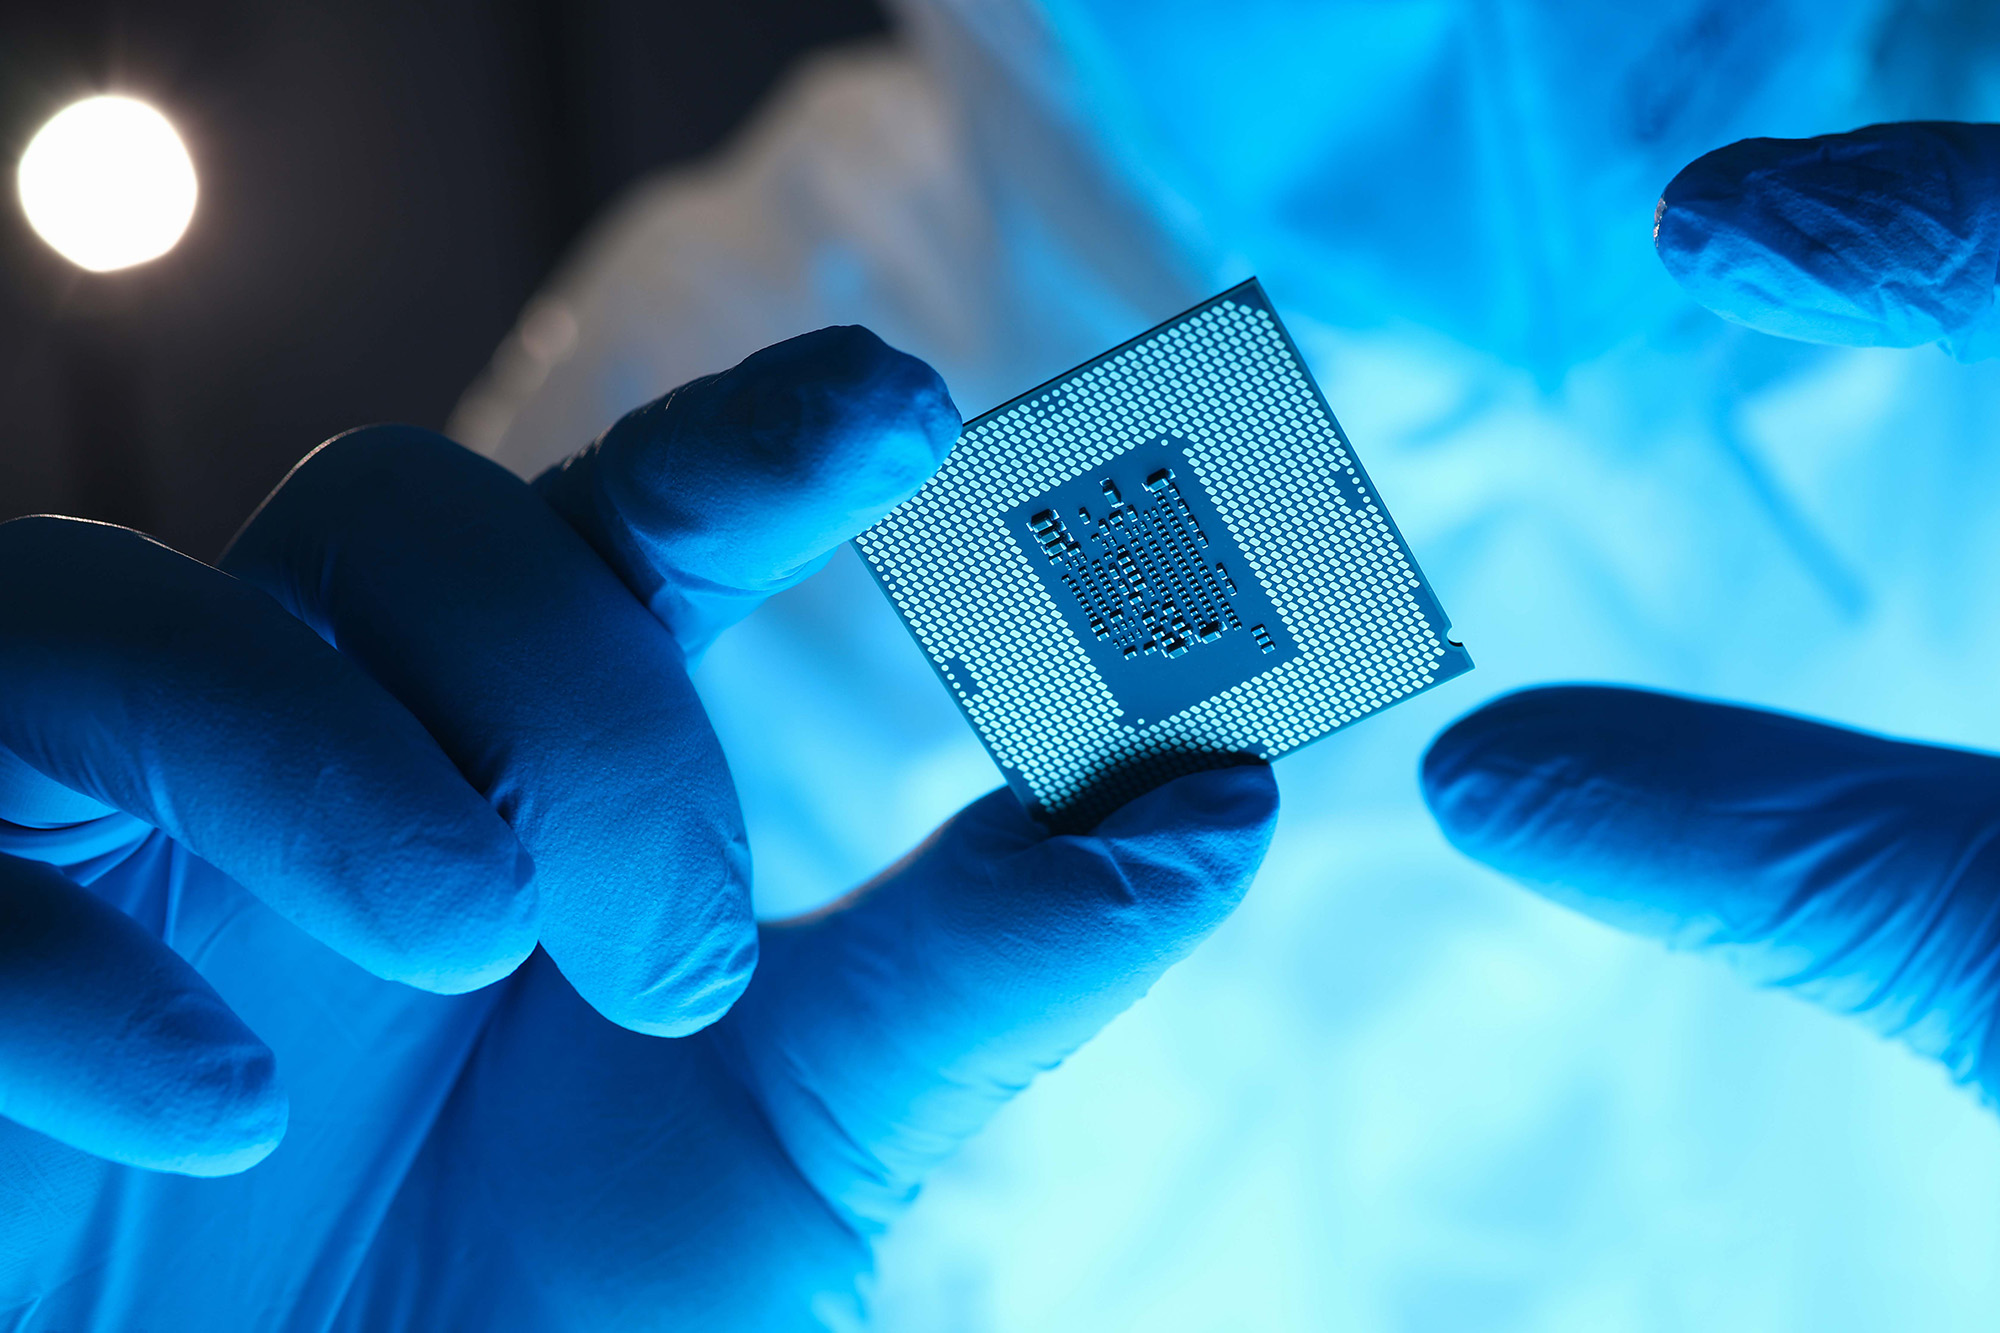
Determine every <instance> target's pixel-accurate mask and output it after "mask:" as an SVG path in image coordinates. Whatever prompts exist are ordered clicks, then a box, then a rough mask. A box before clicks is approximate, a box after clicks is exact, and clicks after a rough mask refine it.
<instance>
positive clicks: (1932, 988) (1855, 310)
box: [1423, 124, 2000, 1102]
mask: <svg viewBox="0 0 2000 1333" xmlns="http://www.w3.org/2000/svg"><path fill="white" fill-rule="evenodd" d="M1656 236H1657V239H1658V244H1659V249H1660V255H1661V258H1662V259H1663V260H1664V261H1665V263H1666V265H1667V267H1668V268H1669V269H1670V270H1671V271H1672V272H1673V273H1674V274H1675V275H1676V276H1677V277H1679V278H1680V279H1681V280H1682V282H1683V283H1684V284H1685V285H1686V286H1687V287H1688V289H1689V291H1690V292H1691V294H1693V295H1694V296H1695V297H1696V298H1697V299H1698V300H1701V301H1703V302H1704V303H1706V304H1708V305H1710V306H1711V307H1713V308H1715V309H1716V310H1717V311H1718V312H1719V313H1721V314H1724V315H1726V316H1728V317H1729V318H1732V319H1734V320H1737V321H1738V322H1741V323H1745V324H1749V325H1751V326H1752V327H1755V328H1759V329H1763V330H1765V331H1767V332H1772V333H1778V334H1781V335H1784V336H1790V337H1798V338H1808V339H1812V340H1814V341H1821V342H1834V343H1848V344H1853V345H1858V346H1914V345H1917V344H1920V343H1923V342H1928V341H1933V340H1942V341H1944V342H1945V343H1946V344H1947V345H1948V346H1949V347H1950V348H1951V349H1952V350H1953V351H1955V352H1956V353H1957V354H1958V355H1960V356H1961V357H1966V358H1970V357H1973V356H1978V355H1990V354H1991V353H1992V352H1993V351H1994V350H2000V347H1995V345H1994V344H1992V343H1991V341H1990V339H1991V336H1992V332H1993V330H1994V329H1995V327H1996V313H1995V308H1994V281H1995V270H1996V256H2000V127H1995V126H1988V125H1946V124H1913V125H1882V126H1874V127H1871V128H1869V129H1866V130H1861V131H1857V132H1855V133H1853V134H1844V135H1830V136H1827V137H1825V138H1823V139H1812V140H1798V141H1788V140H1773V139H1753V140H1749V141H1746V142H1744V143H1740V144H1735V145H1732V146H1730V147H1728V148H1724V149H1721V150H1719V151H1717V152H1715V153H1711V154H1709V155H1708V156H1707V157H1705V158H1702V159H1701V160H1700V161H1698V162H1696V163H1694V164H1693V165H1692V166H1690V167H1688V168H1687V169H1686V170H1685V171H1683V172H1682V173H1681V174H1680V175H1679V176H1678V177H1676V178H1675V180H1674V182H1673V184H1671V185H1670V186H1668V188H1667V192H1666V197H1665V199H1663V200H1662V202H1661V206H1660V214H1659V221H1658V225H1657V230H1656ZM1423 777H1424V790H1425V795H1426V798H1427V799H1428V800H1429V802H1430V804H1431V808H1432V810H1433V812H1434V813H1435V814H1436V815H1437V817H1438V820H1439V822H1440V823H1441V824H1442V825H1443V827H1444V830H1445V833H1446V835H1447V836H1448V837H1450V838H1451V840H1452V841H1453V842H1454V843H1455V844H1456V845H1457V846H1459V847H1460V848H1461V849H1462V850H1464V851H1466V852H1467V853H1469V854H1470V855H1472V856H1475V857H1478V858H1479V859H1480V860H1483V861H1485V862H1487V863H1488V864H1490V865H1493V866H1494V867H1496V868H1497V869H1500V870H1503V871H1506V872H1507V873H1509V874H1511V875H1513V876H1515V877H1516V878H1518V879H1520V880H1522V881H1523V882H1525V883H1527V884H1528V885H1530V886H1531V887H1534V888H1537V889H1539V890H1541V891H1542V892H1545V893H1547V894H1549V895H1550V896H1551V897H1553V898H1555V899H1557V900H1558V901H1560V902H1564V903H1567V904H1569V905H1571V906H1574V907H1577V908H1579V909H1580V910H1582V911H1585V912H1588V913H1590V914H1592V915H1594V916H1598V917H1601V918H1603V919H1605V920H1607V921H1610V922H1611V923H1613V924H1615V925H1618V926H1621V927H1624V928H1625V929H1628V930H1633V931H1637V932H1639V933H1642V934H1647V935H1652V936H1656V937H1658V938H1661V939H1664V940H1667V941H1669V942H1671V943H1674V944H1677V945H1680V946H1684V947H1693V948H1712V949H1715V950H1716V951H1718V952H1719V953H1720V954H1721V955H1722V956H1724V957H1725V958H1727V959H1728V960H1729V961H1730V962H1731V963H1732V964H1733V965H1734V966H1736V967H1737V968H1738V969H1739V970H1740V971H1742V972H1743V973H1744V974H1745V975H1746V976H1748V977H1749V978H1750V979H1752V980H1754V981H1757V982H1760V983H1769V984H1775V985H1780V986H1785V987H1788V988H1792V989H1795V990H1797V991H1799V992H1801V993H1802V994H1805V995H1807V996H1809V997H1811V998H1814V999H1817V1000H1818V1001H1820V1002H1821V1003H1823V1004H1825V1005H1827V1006H1828V1007H1830V1008H1833V1009H1835V1010H1837V1011H1840V1012H1844V1013H1851V1014H1855V1015H1858V1016H1860V1017H1862V1018H1864V1019H1865V1020H1866V1021H1868V1022H1869V1023H1871V1024H1872V1025H1874V1026H1875V1027H1877V1028H1878V1029H1880V1030H1882V1031H1885V1032H1888V1033H1893V1034H1895V1035H1898V1036H1900V1037H1901V1038H1902V1039H1903V1040H1904V1041H1906V1042H1907V1043H1908V1044H1909V1045H1910V1046H1911V1047H1913V1048H1914V1049H1916V1050H1918V1051H1920V1052H1922V1053H1924V1054H1927V1055H1930V1056H1934V1057H1936V1058H1937V1059H1939V1060H1941V1061H1942V1062H1943V1063H1944V1064H1945V1066H1946V1067H1947V1068H1948V1069H1949V1070H1950V1071H1951V1073H1952V1075H1953V1077H1955V1078H1957V1079H1959V1080H1960V1081H1962V1082H1967V1083H1971V1084H1973V1085H1975V1086H1976V1087H1978V1088H1979V1089H1980V1091H1981V1092H1982V1094H1983V1095H1984V1096H1986V1097H1987V1098H1988V1099H1989V1100H1990V1101H1994V1102H2000V1045H1996V1042H1995V1035H1996V1028H1995V1018H1996V1015H1997V1014H2000V852H1996V848H2000V838H1996V834H1997V833H2000V759H1996V758H1995V757H1993V756H1990V755H1984V754H1975V753H1970V752H1967V751H1962V750H1954V749H1946V748H1939V747H1934V746H1924V745H1910V744H1903V743H1899V742H1895V741H1890V740H1884V739H1881V738H1878V737H1874V736H1867V735H1863V734H1860V733H1857V732H1852V731H1845V730H1842V729H1839V728H1836V727H1828V726H1821V725H1818V724H1815V723H1811V722H1807V721H1803V720H1801V719H1798V718H1792V717H1786V716H1781V715H1777V714H1771V713H1762V712H1757V711H1753V710H1750V709H1744V708H1735V707H1730V706H1727V705H1723V704H1713V703H1704V702H1700V701H1697V700H1692V699H1681V698H1675V697H1671V696H1666V695H1659V694H1653V693H1648V692H1645V691H1640V690H1619V689H1602V688H1564V689H1544V690H1533V691H1528V692H1526V693H1522V694H1516V695H1511V696H1508V697H1505V698H1502V699H1500V700H1498V701H1496V702H1494V703H1491V704H1488V705H1487V706H1485V707H1484V708H1481V709H1479V710H1478V711H1476V712H1474V713H1472V714H1471V715H1469V716H1467V717H1465V718H1463V719H1461V720H1460V721H1459V722H1458V723H1456V724H1455V725H1453V726H1452V727H1451V728H1450V729H1449V730H1447V731H1446V732H1445V733H1444V734H1443V735H1442V736H1440V737H1439V738H1438V740H1437V742H1436V743H1435V744H1434V745H1433V746H1432V748H1431V751H1430V753H1429V755H1428V756H1426V758H1425V760H1424V769H1423Z"/></svg>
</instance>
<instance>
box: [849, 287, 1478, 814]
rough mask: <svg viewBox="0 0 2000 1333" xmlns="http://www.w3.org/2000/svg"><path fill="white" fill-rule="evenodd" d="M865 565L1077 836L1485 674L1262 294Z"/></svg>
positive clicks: (1069, 393) (908, 529) (975, 453)
mask: <svg viewBox="0 0 2000 1333" xmlns="http://www.w3.org/2000/svg"><path fill="white" fill-rule="evenodd" d="M855 545H856V547H857V548H858V549H859V550H860V552H861V554H862V556H863V558H865V559H866V560H867V562H868V566H869V568H870V569H871V570H873V571H874V574H875V577H876V579H877V580H878V581H880V583H881V584H882V588H883V590H884V591H885V592H887V593H888V595H889V600H890V601H891V602H892V603H894V605H895V607H896V610H897V612H898V613H899V614H900V615H901V616H902V617H903V622H904V623H905V624H906V625H908V626H909V629H910V633H911V634H912V635H914V636H915V638H916V640H917V643H918V644H919V645H920V646H921V647H922V648H923V650H924V652H925V653H926V654H927V655H928V656H929V657H930V660H931V664H932V666H933V667H934V668H935V669H936V670H937V673H938V675H939V677H940V678H942V679H943V681H944V683H945V685H946V686H947V687H948V688H949V689H950V690H951V692H952V695H953V696H954V697H955V698H956V699H957V700H958V704H959V707H960V708H962V709H963V710H964V711H965V716H966V718H967V720H969V721H970V722H971V723H972V726H973V729H974V730H975V731H977V732H978V733H979V737H980V739H981V740H982V741H983V742H985V745H986V748H987V750H988V751H989V752H990V753H991V754H992V756H993V759H994V762H995V763H997V764H998V765H999V766H1000V771H1001V772H1002V773H1003V774H1005V775H1006V778H1007V782H1008V785H1009V786H1011V787H1012V788H1013V789H1014V792H1015V794H1016V795H1018V796H1019V797H1020V798H1021V801H1022V802H1023V804H1025V805H1026V806H1027V807H1028V809H1029V811H1030V812H1031V813H1032V814H1034V815H1035V817H1036V818H1038V819H1040V820H1041V821H1043V822H1044V823H1046V824H1048V825H1049V826H1050V827H1051V828H1054V829H1057V830H1058V831H1065V832H1067V831H1078V830H1082V829H1087V828H1089V827H1090V826H1092V825H1094V824H1095V823H1096V822H1097V821H1098V820H1099V819H1101V818H1102V817H1103V816H1104V815H1106V814H1108V813H1110V812H1111V811H1112V810H1114V809H1116V808H1117V807H1118V806H1120V805H1122V804H1123V803H1125V802H1126V801H1128V800H1130V799H1132V798H1133V797H1134V796H1137V795H1139V794H1140V793H1142V792H1144V791H1147V790H1149V789H1151V788H1153V787H1156V786H1158V785H1159V784H1161V783H1162V782H1165V781H1167V780H1168V779H1170V778H1174V777H1178V776H1180V775H1181V774H1183V773H1190V772H1194V771H1196V770H1198V769H1204V768H1216V767H1220V766H1223V765H1226V764H1231V763H1237V762H1242V757H1243V756H1245V755H1255V756H1259V757H1262V758H1265V759H1275V758H1277V757H1278V756H1279V755H1282V754H1285V753H1287V752H1289V751H1292V750H1296V749H1298V748H1299V747H1300V746H1302V745H1306V744H1308V743H1310V742H1312V741H1315V740H1318V739H1319V738H1320V737H1322V736H1325V735H1326V734H1327V733H1329V732H1332V731H1336V730H1338V729H1340V728H1341V727H1344V726H1346V725H1347V724H1348V723H1350V722H1354V721H1356V720H1358V719H1360V718H1363V717H1366V716H1367V715H1368V714H1370V713H1373V712H1377V711H1379V710H1380V709H1383V708H1387V707H1388V706H1389V705H1391V704H1394V703H1396V702H1398V701H1400V700H1403V699H1407V698H1409V697H1410V696H1411V695H1413V694H1418V693H1421V692H1422V691H1424V690H1427V689H1429V688H1430V687H1431V686H1433V685H1436V684H1438V683H1439V682H1441V681H1445V680H1449V679H1451V678H1452V677H1453V676H1456V675H1459V674H1461V673H1463V672H1466V671H1469V670H1471V669H1472V659H1471V657H1470V656H1469V655H1468V654H1467V653H1466V651H1465V649H1464V648H1462V647H1460V646H1459V645H1458V644H1457V643H1455V642H1453V641H1452V640H1451V638H1450V637H1449V635H1450V622H1449V621H1448V620H1447V619H1446V618H1445V615H1444V611H1443V609H1442V608H1440V607H1439V605H1438V602H1437V598H1436V596H1435V595H1434V594H1433V593H1432V592H1431V588H1430V585H1429V584H1428V583H1426V582H1425V581H1424V576H1423V572H1422V571H1421V570H1419V569H1418V568H1417V562H1416V559H1415V557H1413V556H1412V555H1411V554H1410V550H1409V547H1408V546H1406V545H1405V544H1404V542H1403V538H1402V535H1401V534H1400V533H1399V532H1397V531H1396V525H1395V523H1394V522H1393V521H1392V520H1391V519H1390V517H1389V514H1388V511H1387V510H1386V509H1385V508H1384V507H1383V505H1382V501H1381V498H1380V497H1379V496H1378V495H1377V494H1376V492H1375V488H1374V486H1373V485H1371V484H1370V483H1369V480H1368V475H1367V473H1365V472H1363V471H1362V470H1361V463H1360V460H1358V459H1357V458H1356V457H1355V456H1354V449H1353V446H1351V445H1350V444H1349V443H1348V442H1347V437H1346V436H1345V435H1344V434H1343V433H1342V432H1341V429H1340V425H1339V423H1338V422H1336V421H1335V420H1334V419H1333V413H1332V411H1331V410H1329V409H1328V407H1327V405H1326V400H1325V398H1324V397H1322V396H1321V394H1320V391H1319V386H1318V385H1317V384H1315V383H1314V382H1313V378H1312V374H1311V372H1309V371H1308V370H1307V369H1306V366H1305V362H1304V361H1303V360H1302V359H1301V358H1300V356H1299V353H1298V349H1297V348H1296V347H1295V346H1294V345H1293V343H1292V340H1291V337H1290V335H1289V334H1287V333H1286V332H1285V328H1284V326H1283V325H1282V324H1280V323H1279V322H1278V317H1277V314H1276V312H1275V311H1273V310H1272V309H1271V304H1270V302H1269V300H1268V299H1266V297H1265V295H1264V291H1263V288H1261V287H1260V286H1258V284H1257V282H1256V281H1255V279H1252V280H1251V281H1249V282H1246V283H1244V284H1242V285H1241V286H1238V287H1233V288H1231V289H1230V290H1228V291H1226V292H1224V293H1222V295H1220V296H1217V297H1215V298H1214V299H1212V300H1209V301H1205V302H1203V303H1202V304H1201V305H1199V306H1197V307H1195V308H1194V309H1193V310H1190V311H1188V312H1187V313H1186V314H1184V315H1180V316H1178V317H1176V318H1174V319H1170V320H1168V321H1167V322H1166V323H1164V324H1162V325H1160V326H1159V327H1158V328H1156V329H1153V330H1152V331H1151V332H1149V333H1145V334H1142V335H1140V336H1139V337H1137V338H1134V339H1133V340H1132V341H1131V342H1128V343H1126V344H1125V345H1124V346H1122V347H1118V348H1115V349H1113V350H1112V351H1110V352H1107V353H1105V354H1104V355H1103V356H1101V357H1098V358H1097V359H1096V360H1095V361H1091V362H1089V363H1088V364H1086V365H1083V366H1079V367H1078V368H1077V369H1075V370H1072V371H1070V372H1069V373H1068V374H1067V375H1063V376H1061V377H1060V378H1058V379H1054V380H1051V381H1050V382H1049V383H1047V384H1044V385H1042V386H1041V387H1040V388H1038V389H1035V390H1032V391H1031V392H1028V393H1025V394H1023V395H1021V396H1020V397H1019V398H1016V399H1014V400H1013V401H1012V402H1010V403H1006V404H1003V405H1002V406H1000V407H997V408H995V409H994V410H993V411H991V412H988V413H987V414H986V415H985V416H983V417H980V418H978V419H977V420H975V421H972V422H969V423H967V425H966V427H965V433H964V434H963V435H961V436H960V437H959V439H958V443H957V445H956V446H954V448H953V449H952V452H951V455H950V456H949V457H948V458H946V460H945V462H944V466H943V467H941V468H939V469H938V472H937V475H936V476H935V477H933V478H932V479H931V480H930V481H929V482H928V483H927V484H926V485H925V486H924V488H923V489H922V490H920V491H918V492H917V493H916V495H914V496H912V497H911V498H910V499H909V500H907V501H905V502H904V503H903V504H901V505H899V506H898V507H897V508H896V509H894V510H892V511H891V512H890V513H889V515H888V516H887V517H886V518H884V519H883V520H882V521H881V522H880V523H878V524H876V525H875V526H874V527H872V528H870V529H868V531H866V532H864V533H862V534H861V535H860V536H859V537H858V538H856V539H855Z"/></svg>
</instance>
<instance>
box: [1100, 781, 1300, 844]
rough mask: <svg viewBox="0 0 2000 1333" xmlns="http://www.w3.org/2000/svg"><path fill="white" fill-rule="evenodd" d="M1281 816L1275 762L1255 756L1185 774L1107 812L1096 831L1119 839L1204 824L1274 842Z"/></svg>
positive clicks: (1105, 836)
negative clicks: (1274, 831)
mask: <svg viewBox="0 0 2000 1333" xmlns="http://www.w3.org/2000/svg"><path fill="white" fill-rule="evenodd" d="M1277 818H1278V782H1277V779H1276V778H1275V777H1274V776H1273V775H1272V773H1271V766H1270V765H1269V764H1265V763H1261V762H1254V761H1253V762H1248V763H1242V764H1233V765H1230V766H1228V767H1226V768H1211V769H1205V770H1203V771H1201V772H1199V773H1189V774H1185V775H1184V776H1181V777H1178V778H1175V779H1174V780H1173V781H1171V782H1167V783H1164V784H1162V785H1161V786H1158V787H1155V788H1154V789H1153V790H1152V791H1149V792H1147V793H1146V794H1145V795H1143V796H1139V797H1136V798H1134V799H1133V800H1131V801H1128V802H1126V803H1125V804H1124V805H1122V806H1120V807H1119V808H1118V809H1116V810H1114V811H1112V812H1111V813H1110V814H1109V815H1106V816H1105V817H1104V820H1103V822H1101V823H1100V824H1099V825H1098V826H1097V828H1096V830H1095V833H1096V836H1098V837H1100V838H1110V839H1119V838H1131V837H1151V836H1154V835H1155V834H1157V833H1160V832H1162V831H1166V832H1187V831H1192V830H1195V829H1204V830H1212V831H1215V832H1219V833H1234V834H1240V835H1244V836H1246V837H1254V838H1261V839H1262V840H1263V841H1264V842H1268V841H1269V838H1270V833H1271V830H1272V828H1273V827H1274V826H1275V825H1276V822H1277ZM1261 845H1262V844H1261V843H1260V844H1259V846H1260V847H1261Z"/></svg>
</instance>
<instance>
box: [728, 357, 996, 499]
mask: <svg viewBox="0 0 2000 1333" xmlns="http://www.w3.org/2000/svg"><path fill="white" fill-rule="evenodd" d="M745 390H747V391H748V392H749V393H750V394H752V395H755V396H767V397H777V398H781V399H788V400H791V403H790V406H789V408H788V410H789V412H791V413H795V414H796V416H797V419H798V420H799V422H800V423H801V424H802V425H805V426H807V427H808V428H809V429H808V431H807V432H806V435H807V438H806V441H805V445H806V447H807V448H808V449H816V452H817V458H816V459H815V460H814V461H815V463H816V465H817V466H816V470H817V471H819V472H821V473H831V474H837V475H828V476H826V478H825V480H826V481H827V482H829V483H833V482H838V483H839V484H840V485H842V486H843V487H845V488H847V489H848V490H850V491H853V490H865V491H868V492H870V495H869V497H868V498H869V503H871V504H875V505H886V504H889V503H893V502H894V501H893V500H891V499H890V498H889V497H897V498H900V497H902V496H906V495H908V494H910V493H911V492H913V491H915V490H916V489H917V488H918V487H919V486H921V485H923V484H924V482H925V481H926V480H928V479H929V477H930V475H931V473H932V472H934V471H936V470H937V466H938V464H939V463H941V462H943V461H944V457H945V455H946V454H947V453H948V452H950V450H951V446H952V443H953V442H954V441H955V440H956V439H957V438H958V432H959V429H960V427H961V425H962V422H961V420H960V417H959V412H958V408H957V406H956V405H955V404H954V403H953V402H952V400H951V394H950V392H949V391H947V390H946V388H945V384H944V380H943V379H942V378H941V377H940V376H939V375H938V373H937V371H935V370H933V369H932V368H931V367H930V366H929V365H928V364H927V363H926V362H924V361H923V360H921V359H919V358H917V357H914V356H911V355H910V354H909V353H907V352H901V351H898V350H896V349H895V348H893V347H891V346H889V344H887V343H885V342H883V341H882V339H881V338H879V337H877V336H876V335H875V334H874V333H873V332H871V331H870V330H868V329H866V328H863V327H861V326H860V325H858V324H843V325H835V326H833V327H831V328H824V329H819V330H816V331H814V332H812V333H807V334H801V335H800V336H799V337H796V338H792V339H789V340H787V341H785V342H782V343H778V344H776V345H775V346H772V347H767V348H765V349H764V350H763V351H761V352H758V353H756V354H755V355H754V356H752V357H750V358H749V359H747V360H746V361H744V363H743V364H742V365H741V366H740V367H738V368H737V369H736V370H735V371H732V372H730V374H729V375H727V376H723V377H721V379H720V380H718V381H716V382H715V391H717V392H727V391H739V392H740V391H745ZM857 464H858V465H860V468H859V474H858V475H857ZM800 480H806V479H805V478H800Z"/></svg>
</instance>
